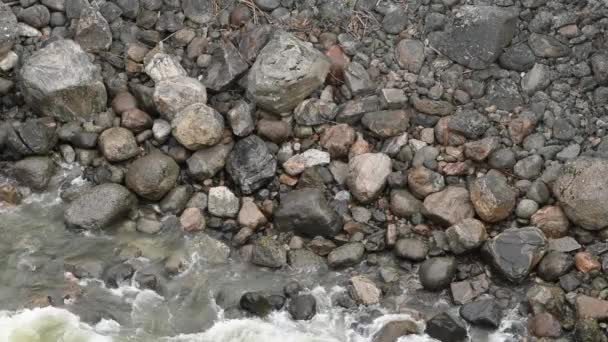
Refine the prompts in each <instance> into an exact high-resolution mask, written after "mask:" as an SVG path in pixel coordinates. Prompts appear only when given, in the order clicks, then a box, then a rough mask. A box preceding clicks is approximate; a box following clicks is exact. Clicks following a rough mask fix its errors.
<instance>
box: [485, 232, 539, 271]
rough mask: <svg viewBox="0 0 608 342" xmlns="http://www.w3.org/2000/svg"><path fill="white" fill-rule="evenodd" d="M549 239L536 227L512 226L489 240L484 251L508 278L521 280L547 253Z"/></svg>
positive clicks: (489, 259) (496, 267) (498, 269)
mask: <svg viewBox="0 0 608 342" xmlns="http://www.w3.org/2000/svg"><path fill="white" fill-rule="evenodd" d="M546 244H547V239H546V238H545V235H544V234H543V232H542V231H541V230H540V229H538V228H536V227H525V228H510V229H507V230H505V231H503V232H502V233H500V234H498V235H497V236H496V237H495V238H493V239H491V240H488V241H487V242H486V244H485V245H484V246H483V248H482V251H483V253H484V255H485V257H486V258H487V259H488V261H489V262H490V263H491V264H492V265H493V266H494V268H495V269H496V270H497V271H498V272H499V273H500V274H501V275H503V276H504V277H505V278H506V279H508V280H510V281H512V282H516V283H517V282H521V281H523V280H524V279H526V277H527V276H528V274H529V273H530V272H531V271H532V269H533V268H534V267H535V266H536V264H538V262H539V261H540V260H541V259H542V257H543V255H544V254H545V248H546Z"/></svg>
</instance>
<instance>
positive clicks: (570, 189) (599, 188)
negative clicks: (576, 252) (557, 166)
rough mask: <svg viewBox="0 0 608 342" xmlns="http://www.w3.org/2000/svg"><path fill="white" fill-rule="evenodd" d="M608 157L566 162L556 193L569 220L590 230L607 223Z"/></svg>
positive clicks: (599, 227) (600, 227)
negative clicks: (607, 175)
mask: <svg viewBox="0 0 608 342" xmlns="http://www.w3.org/2000/svg"><path fill="white" fill-rule="evenodd" d="M607 172H608V160H606V159H599V158H585V157H581V158H578V159H576V160H574V161H572V162H569V163H567V164H566V165H565V166H564V167H563V168H562V172H561V175H560V176H559V177H558V178H557V180H556V181H555V183H554V184H553V193H554V194H555V197H557V199H558V201H559V204H560V206H561V208H562V209H563V210H564V212H565V213H566V215H567V216H568V218H569V219H570V220H572V221H573V222H575V223H576V224H578V225H580V226H581V227H583V228H585V229H589V230H600V229H603V228H605V227H606V226H608V178H607V177H605V175H606V174H607Z"/></svg>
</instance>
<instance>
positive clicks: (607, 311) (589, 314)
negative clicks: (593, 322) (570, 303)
mask: <svg viewBox="0 0 608 342" xmlns="http://www.w3.org/2000/svg"><path fill="white" fill-rule="evenodd" d="M576 312H577V315H578V317H579V318H581V319H585V318H593V319H606V318H608V301H606V300H601V299H599V298H594V297H589V296H585V295H578V296H577V297H576Z"/></svg>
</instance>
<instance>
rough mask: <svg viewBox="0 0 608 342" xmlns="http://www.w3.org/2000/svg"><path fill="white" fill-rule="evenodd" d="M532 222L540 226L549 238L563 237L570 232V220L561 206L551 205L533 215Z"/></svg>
mask: <svg viewBox="0 0 608 342" xmlns="http://www.w3.org/2000/svg"><path fill="white" fill-rule="evenodd" d="M531 222H532V224H533V225H535V226H537V227H538V228H540V230H542V231H543V233H545V236H547V237H548V238H553V239H557V238H561V237H564V236H566V235H567V234H568V228H569V227H570V221H568V217H567V216H566V214H564V212H563V211H562V209H561V208H560V207H559V206H556V205H551V206H546V207H543V208H541V209H540V210H538V211H537V212H536V213H535V214H534V215H532V218H531Z"/></svg>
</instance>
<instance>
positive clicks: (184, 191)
mask: <svg viewBox="0 0 608 342" xmlns="http://www.w3.org/2000/svg"><path fill="white" fill-rule="evenodd" d="M191 196H192V186H190V185H180V186H176V187H175V188H173V189H171V190H170V191H169V192H168V193H167V195H165V197H164V198H163V200H162V201H161V202H160V210H162V212H163V213H169V214H175V215H176V214H179V213H181V212H182V211H183V210H184V208H186V204H187V203H188V200H190V197H191Z"/></svg>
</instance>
